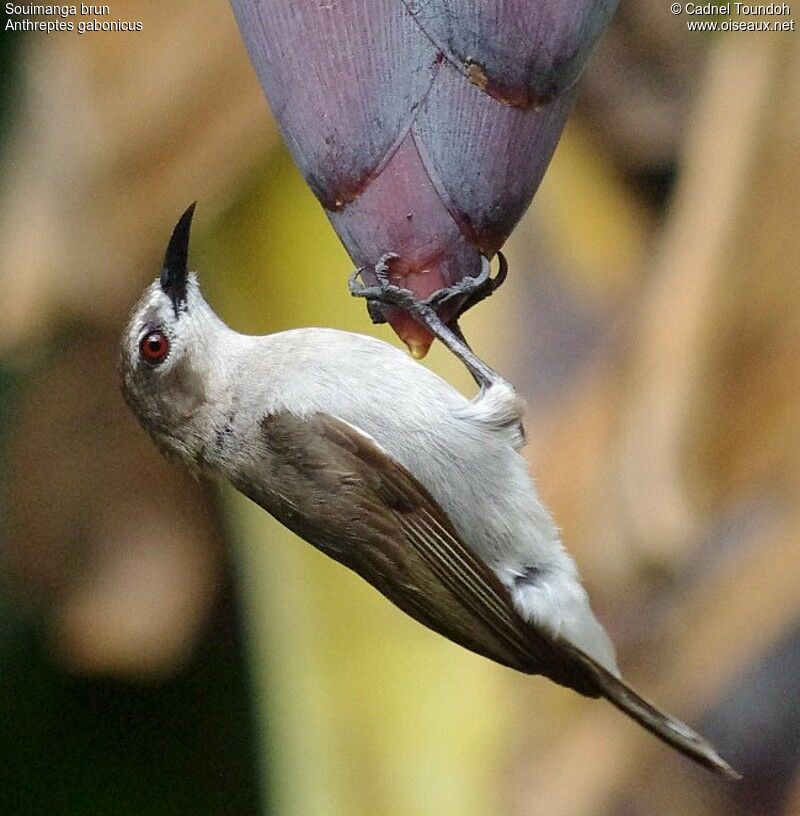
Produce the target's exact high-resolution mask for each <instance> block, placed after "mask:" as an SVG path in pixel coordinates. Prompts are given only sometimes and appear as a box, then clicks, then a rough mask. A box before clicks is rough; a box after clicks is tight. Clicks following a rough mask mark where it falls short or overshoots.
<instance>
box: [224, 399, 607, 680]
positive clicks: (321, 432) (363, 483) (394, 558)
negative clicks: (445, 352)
mask: <svg viewBox="0 0 800 816" xmlns="http://www.w3.org/2000/svg"><path fill="white" fill-rule="evenodd" d="M260 442H261V444H263V449H260V450H257V451H253V455H252V457H250V462H251V464H250V465H249V466H247V468H246V469H244V470H242V471H241V472H240V473H239V474H237V476H236V478H234V479H233V482H234V484H235V485H236V487H238V488H239V489H240V490H241V491H242V492H243V493H245V494H246V495H247V496H249V497H250V498H251V499H253V500H254V501H255V502H256V503H257V504H259V505H261V506H262V507H263V508H264V509H265V510H267V511H268V512H269V513H271V514H272V515H274V516H275V517H276V518H277V519H278V520H279V521H281V522H282V523H283V524H285V525H286V526H287V527H289V528H290V529H291V530H293V531H294V532H295V533H297V534H298V535H300V536H301V537H302V538H304V539H306V540H307V541H309V542H310V543H311V544H313V545H314V546H316V547H317V548H319V549H320V550H322V551H323V552H325V553H326V554H328V555H330V556H331V557H332V558H335V559H336V560H337V561H339V562H341V563H342V564H345V565H346V566H348V567H350V568H351V569H352V570H354V571H355V572H357V573H358V574H359V575H361V576H362V577H363V578H365V579H366V580H367V581H368V582H369V583H371V584H372V585H373V586H375V587H376V588H377V589H378V590H379V591H380V592H381V593H383V594H384V595H385V596H386V597H387V598H389V600H391V601H392V602H393V603H395V604H396V605H397V606H399V607H400V608H401V609H402V610H403V611H405V612H406V613H408V614H409V615H411V616H412V617H413V618H415V619H416V620H418V621H420V622H421V623H423V624H425V625H426V626H428V627H430V628H431V629H434V630H435V631H437V632H439V633H440V634H442V635H444V636H445V637H447V638H449V639H450V640H453V641H455V642H456V643H459V644H461V645H462V646H465V647H466V648H468V649H471V650H472V651H475V652H478V653H479V654H482V655H485V656H486V657H489V658H491V659H493V660H496V661H497V662H499V663H503V664H505V665H507V666H511V667H512V668H515V669H518V670H519V671H523V672H526V673H530V674H544V675H547V676H548V677H550V678H552V679H553V680H555V681H557V682H559V683H562V684H563V685H567V686H570V687H572V688H575V689H577V690H578V691H581V692H583V693H584V694H591V695H592V696H596V695H597V692H596V691H595V684H594V682H592V680H591V679H590V677H588V676H587V674H586V672H585V670H583V669H582V668H581V666H580V663H579V662H577V663H576V662H575V661H574V660H572V659H571V658H570V657H569V656H568V655H567V654H565V652H564V651H563V650H562V649H560V648H559V647H558V645H557V644H555V643H553V642H552V641H551V640H549V639H548V638H547V637H546V636H544V635H543V634H542V633H540V632H539V631H538V630H536V629H535V628H534V627H533V626H531V625H530V624H528V623H526V622H525V621H524V620H523V619H522V618H521V617H520V616H519V615H518V614H517V613H516V611H515V610H514V607H513V605H512V603H511V600H510V598H509V596H508V593H507V591H506V589H505V587H504V586H503V585H502V583H501V582H500V581H499V579H498V578H497V576H496V575H495V574H494V573H493V572H492V571H491V569H489V567H488V566H487V565H486V564H485V563H484V562H483V561H482V560H481V559H480V558H478V557H477V556H476V555H475V554H474V553H473V552H472V550H471V549H470V548H469V547H468V546H467V545H466V544H464V542H463V541H462V540H461V539H460V538H459V536H458V534H457V533H456V531H455V529H454V528H453V525H452V524H451V522H450V520H449V519H448V517H447V516H446V514H445V513H444V511H443V510H442V509H441V508H440V507H439V505H438V504H437V503H436V502H435V501H434V499H433V498H432V497H431V495H430V494H429V493H428V491H427V490H426V489H425V488H424V487H423V486H422V485H421V484H420V483H419V482H418V481H417V480H416V478H414V476H412V475H411V474H410V473H409V472H408V471H407V470H406V469H405V468H404V467H402V466H401V465H399V464H398V463H397V462H395V461H394V460H393V459H391V458H390V457H389V456H387V454H386V453H384V452H383V451H382V450H381V449H380V448H379V447H378V446H377V445H376V444H375V443H374V442H372V441H371V440H370V439H369V437H367V436H365V435H364V434H362V433H360V432H359V431H358V430H357V429H355V428H353V427H352V426H351V425H349V424H347V423H346V422H343V421H341V420H339V419H336V418H335V417H332V416H328V415H326V414H314V415H312V416H310V417H304V418H300V417H298V416H296V415H294V414H291V413H288V412H283V413H278V414H271V415H269V416H266V417H264V419H263V420H262V422H261V438H260Z"/></svg>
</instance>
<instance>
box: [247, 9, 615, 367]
mask: <svg viewBox="0 0 800 816" xmlns="http://www.w3.org/2000/svg"><path fill="white" fill-rule="evenodd" d="M231 5H232V6H233V10H234V13H235V15H236V18H237V20H238V22H239V27H240V29H241V31H242V35H243V38H244V41H245V44H246V45H247V48H248V51H249V52H250V57H251V59H252V61H253V64H254V65H255V68H256V71H257V72H258V76H259V78H260V79H261V83H262V85H263V87H264V91H265V93H266V95H267V98H268V99H269V102H270V105H271V107H272V111H273V113H274V115H275V118H276V119H277V120H278V123H279V125H280V127H281V130H282V131H283V135H284V138H285V139H286V143H287V145H288V146H289V149H290V151H291V153H292V155H293V157H294V159H295V161H296V162H297V164H298V166H299V167H300V170H301V171H302V173H303V175H304V176H305V178H306V180H307V181H308V183H309V185H310V186H311V188H312V190H313V191H314V193H315V194H316V196H317V198H318V199H319V200H320V202H321V203H322V205H323V207H324V208H325V210H326V212H327V214H328V217H329V218H330V220H331V223H332V224H333V226H334V228H335V229H336V231H337V233H338V234H339V237H340V238H341V239H342V241H343V242H344V245H345V247H346V248H347V250H348V252H349V253H350V255H351V257H352V258H353V261H354V262H355V264H356V265H358V266H364V267H366V268H367V269H371V268H372V266H374V264H375V263H376V262H377V261H378V260H379V259H380V257H381V256H382V255H384V254H385V253H387V252H394V253H396V254H397V255H398V256H399V259H398V260H397V261H395V262H393V264H392V268H391V273H390V274H391V277H392V279H393V280H395V281H397V282H398V283H400V284H401V285H403V286H406V287H407V288H409V289H411V290H412V291H413V292H414V293H415V294H416V295H417V296H418V297H425V296H427V295H428V294H430V293H431V292H433V291H435V290H436V289H438V288H440V287H442V286H448V285H450V284H452V283H454V282H456V281H458V280H460V279H461V278H463V277H464V276H467V275H471V276H474V275H477V274H478V272H479V271H480V266H481V255H485V256H487V257H491V256H492V255H494V253H495V252H496V251H497V250H498V249H499V248H500V247H501V246H502V244H503V242H504V241H505V239H506V238H507V237H508V235H509V233H510V232H511V230H512V229H513V228H514V226H515V225H516V223H517V222H518V221H519V219H520V217H521V216H522V214H523V213H524V212H525V210H526V209H527V207H528V205H529V204H530V201H531V198H532V197H533V194H534V193H535V191H536V189H537V187H538V186H539V182H540V181H541V178H542V176H543V174H544V171H545V169H546V168H547V165H548V163H549V161H550V158H551V156H552V154H553V150H554V149H555V146H556V143H557V142H558V139H559V136H560V135H561V131H562V130H563V127H564V122H565V120H566V117H567V115H568V113H569V109H570V106H571V102H572V97H573V93H572V89H573V87H574V85H575V82H576V81H577V79H578V77H579V76H580V73H581V71H582V70H583V66H584V64H585V62H586V59H587V57H588V55H589V53H590V51H591V48H592V46H593V45H594V43H595V41H596V39H597V37H598V36H599V34H600V33H601V31H602V29H603V28H604V26H605V24H606V23H607V21H608V18H609V17H610V15H611V13H612V12H613V10H614V7H615V6H616V0H559V1H558V2H554V0H360V1H359V0H317V1H316V2H309V0H303V1H302V2H299V1H298V0H231ZM367 277H368V276H367ZM457 307H458V304H457V303H454V304H451V305H450V307H449V309H450V312H449V313H444V314H443V317H445V319H447V318H449V317H451V316H452V314H453V310H455V309H456V308H457ZM386 316H387V318H388V319H389V321H390V322H391V323H392V325H393V327H394V328H395V330H396V331H397V333H398V334H399V335H400V336H401V337H402V338H403V339H404V340H405V341H406V343H408V345H409V347H410V348H411V349H412V351H413V352H414V353H415V354H416V355H417V356H422V355H423V354H424V353H425V352H426V351H427V349H428V347H429V345H430V342H431V338H430V336H429V335H428V333H427V331H425V330H423V329H422V328H421V327H419V326H418V325H417V324H416V323H415V322H414V321H413V320H411V319H409V318H407V317H405V316H404V315H401V314H399V313H396V312H394V311H392V310H389V311H388V312H387V315H386Z"/></svg>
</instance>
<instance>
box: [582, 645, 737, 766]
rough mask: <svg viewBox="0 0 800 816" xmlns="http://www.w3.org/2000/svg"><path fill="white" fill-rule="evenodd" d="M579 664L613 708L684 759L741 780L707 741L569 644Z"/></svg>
mask: <svg viewBox="0 0 800 816" xmlns="http://www.w3.org/2000/svg"><path fill="white" fill-rule="evenodd" d="M568 649H569V651H571V652H572V653H573V656H574V658H575V660H576V661H577V662H579V663H580V664H581V665H582V666H583V668H584V670H585V671H586V672H587V673H588V674H589V675H590V676H591V677H592V679H593V680H594V682H595V684H596V687H597V691H598V692H599V694H600V695H601V696H602V697H605V698H606V699H607V700H608V701H609V702H610V703H611V704H612V705H614V706H616V707H617V708H618V709H619V710H620V711H622V712H623V713H624V714H627V715H628V716H629V717H630V718H631V719H632V720H635V721H636V722H637V723H639V725H641V726H642V727H643V728H646V729H647V730H648V731H649V732H650V733H651V734H655V735H656V736H657V737H658V738H659V739H661V740H663V741H664V742H666V743H667V744H668V745H671V746H672V747H673V748H675V749H677V750H678V751H680V752H681V753H682V754H683V755H684V756H687V757H689V759H692V760H694V761H695V762H697V763H699V764H700V765H703V766H704V767H706V768H708V769H709V770H711V771H713V772H714V773H716V774H718V775H719V776H722V777H724V778H726V779H741V778H742V777H741V774H740V773H738V771H736V770H735V769H734V768H732V767H731V766H730V765H729V764H728V763H727V762H725V760H724V759H722V757H721V756H720V755H719V754H718V753H717V751H716V749H715V748H714V746H713V745H712V744H711V743H710V742H708V740H706V739H704V738H703V737H701V736H700V735H699V734H698V733H697V732H696V731H694V730H692V729H691V728H689V726H688V725H686V723H683V722H681V721H680V720H678V719H675V718H674V717H670V716H669V714H665V713H664V712H663V711H659V710H658V709H657V708H656V707H655V706H654V705H653V704H652V703H650V702H648V701H647V700H645V699H644V698H643V697H640V696H639V695H638V694H637V693H636V692H635V691H634V690H633V689H632V688H631V687H630V686H629V685H627V683H625V682H624V681H622V680H621V679H619V678H618V677H615V676H614V675H613V674H611V672H609V671H607V670H606V669H604V668H603V667H602V666H601V665H600V664H599V663H596V662H595V661H594V660H592V658H590V657H589V656H588V655H586V654H584V653H583V652H582V651H581V650H580V649H577V648H575V647H574V646H571V645H568Z"/></svg>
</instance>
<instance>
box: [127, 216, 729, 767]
mask: <svg viewBox="0 0 800 816" xmlns="http://www.w3.org/2000/svg"><path fill="white" fill-rule="evenodd" d="M193 212H194V205H192V206H190V207H189V209H187V210H186V212H185V213H184V214H183V215H182V216H181V218H180V220H179V221H178V223H177V224H176V226H175V228H174V230H173V232H172V235H171V237H170V239H169V243H168V246H167V250H166V253H165V257H164V263H163V268H162V271H161V274H160V276H159V277H158V278H157V279H156V280H155V281H153V283H152V284H151V285H150V286H149V287H148V288H147V289H146V290H145V292H144V294H143V295H142V296H141V298H140V300H139V301H138V303H137V304H136V305H135V306H134V308H133V310H132V312H131V316H130V319H129V322H128V325H127V327H126V329H125V331H124V333H123V337H122V342H121V350H120V358H119V372H120V377H121V385H122V391H123V395H124V397H125V399H126V401H127V403H128V405H129V406H130V408H131V410H132V411H133V413H134V414H135V415H136V417H137V418H138V420H139V422H140V423H141V425H142V426H143V427H144V428H145V429H146V430H147V431H148V432H149V433H150V435H151V436H152V438H153V440H154V441H155V443H156V445H157V446H158V447H159V448H160V449H161V450H162V451H163V452H164V453H165V454H167V455H168V456H170V457H172V458H175V459H177V460H178V461H180V462H182V463H183V464H184V465H186V466H187V467H189V468H190V469H191V470H192V471H193V472H194V473H196V474H199V475H202V476H206V477H211V478H224V479H227V480H228V481H229V482H231V483H232V484H233V486H234V487H235V488H237V489H238V490H239V491H240V492H241V493H243V494H244V495H245V496H247V497H248V498H249V499H251V500H252V501H254V502H255V503H256V504H258V505H260V506H261V507H262V508H263V509H264V510H266V511H267V512H268V513H270V514H271V515H272V516H274V517H275V518H276V519H277V520H278V521H280V522H282V523H283V524H284V525H285V526H286V527H288V528H289V529H290V530H292V531H293V532H295V533H296V534H297V535H299V536H300V537H301V538H303V539H305V540H306V541H307V542H309V543H310V544H312V545H313V546H315V547H316V548H317V549H319V550H321V551H322V552H323V553H325V554H326V555H328V556H330V557H331V558H333V559H334V560H336V561H338V562H339V563H341V564H343V565H344V566H346V567H348V568H349V569H351V570H353V571H354V572H356V573H357V574H358V575H360V576H361V577H362V578H364V579H365V580H366V581H367V582H369V583H370V584H371V585H372V586H373V587H375V588H376V589H377V590H378V591H379V592H380V593H382V594H383V595H384V596H385V597H386V598H387V599H388V600H390V601H391V602H392V603H394V604H395V605H396V606H397V607H399V608H400V609H401V610H403V611H404V612H406V613H407V614H408V615H410V616H411V617H412V618H414V619H416V620H417V621H419V622H420V623H422V624H423V625H425V626H427V627H429V628H430V629H432V630H434V631H435V632H438V633H439V634H441V635H443V636H445V637H446V638H449V639H450V640H451V641H454V642H455V643H457V644H459V645H461V646H463V647H465V648H467V649H469V650H471V651H473V652H476V653H478V654H480V655H483V656H484V657H487V658H489V659H491V660H494V661H495V662H497V663H500V664H502V665H504V666H507V667H510V668H512V669H515V670H517V671H520V672H524V673H526V674H538V675H543V676H545V677H548V678H550V679H551V680H553V681H555V682H556V683H559V684H561V685H563V686H566V687H568V688H571V689H573V690H575V691H577V692H578V693H580V694H583V695H585V696H588V697H603V698H605V699H607V700H608V701H610V702H611V703H612V704H613V705H614V706H616V707H617V708H618V709H620V710H621V711H622V712H624V713H625V714H627V715H628V716H629V717H631V718H632V719H633V720H635V721H636V722H638V723H639V724H640V725H641V726H643V727H644V728H646V729H647V730H649V731H651V732H652V733H653V734H655V735H656V736H657V737H659V738H660V739H662V740H663V741H664V742H666V743H668V744H669V745H671V746H673V747H674V748H676V749H677V750H678V751H680V752H681V753H683V754H684V755H686V756H688V757H689V758H691V759H693V760H694V761H696V762H698V763H699V764H701V765H703V766H705V767H706V768H708V769H710V770H712V771H714V772H716V773H717V774H719V775H721V776H724V777H727V778H730V779H735V778H738V774H737V772H736V771H735V770H734V769H733V768H732V767H731V766H730V765H729V764H728V763H727V762H726V761H725V760H724V759H722V757H720V755H719V754H718V752H717V751H716V749H715V748H714V747H713V746H712V745H711V744H710V743H709V742H708V741H706V740H705V739H704V738H703V737H701V736H700V735H699V734H697V733H696V732H695V731H693V730H692V729H691V728H690V727H689V726H688V725H686V724H685V723H683V722H681V721H679V720H677V719H675V718H673V717H671V716H669V715H668V714H665V713H663V712H661V711H660V710H659V709H658V708H657V707H656V706H654V705H653V704H651V703H649V702H648V701H647V700H645V699H644V698H643V697H641V696H640V695H639V694H637V693H636V692H635V691H634V690H633V689H632V688H631V687H630V686H629V685H628V684H627V683H626V682H625V681H624V680H623V679H622V676H621V674H620V670H619V667H618V665H617V658H616V654H615V650H614V646H613V644H612V642H611V640H610V638H609V636H608V635H607V633H606V631H605V629H604V628H603V626H602V625H601V624H600V622H599V621H598V620H597V618H596V617H595V615H594V613H593V612H592V609H591V606H590V604H589V599H588V595H587V592H586V590H585V588H584V586H583V584H582V583H581V580H580V577H579V575H578V571H577V568H576V566H575V563H574V561H573V559H572V558H571V557H570V555H569V554H568V553H567V551H566V549H565V548H564V546H563V544H562V542H561V539H560V535H559V532H558V529H557V527H556V525H555V523H554V521H553V519H552V517H551V515H550V513H549V512H548V510H547V508H546V507H545V506H544V505H543V503H542V501H541V499H540V498H539V496H538V495H537V492H536V489H535V486H534V483H533V480H532V478H531V475H530V473H529V471H528V467H527V464H526V462H525V460H524V459H523V457H522V455H521V454H520V448H521V447H522V445H523V443H524V434H523V431H522V414H523V410H524V405H523V402H522V400H521V399H520V398H519V396H518V395H517V393H516V391H515V390H514V388H513V386H512V385H510V384H509V383H507V382H506V381H505V380H503V379H502V378H501V377H499V376H498V375H497V374H496V373H495V372H493V371H491V370H488V371H486V370H483V369H480V368H479V370H478V371H477V374H478V375H479V377H481V378H483V379H484V382H483V384H482V387H481V390H480V392H479V393H478V395H477V396H476V397H474V398H472V399H469V398H467V397H466V396H464V395H463V394H462V393H461V392H459V391H458V390H457V389H455V388H454V387H453V386H451V385H450V384H449V383H448V382H446V381H445V380H444V379H442V378H441V377H439V376H438V375H437V374H435V373H434V372H432V371H431V370H430V369H428V368H426V367H425V366H424V365H422V364H421V363H419V362H417V361H416V360H414V359H412V357H411V356H409V355H408V354H407V353H406V352H404V351H402V350H400V349H399V348H395V347H394V346H391V345H390V344H388V343H385V342H383V341H381V340H379V339H377V338H373V337H369V336H366V335H361V334H355V333H351V332H345V331H339V330H334V329H330V328H298V329H291V330H288V331H282V332H278V333H274V334H270V335H266V336H260V337H256V336H249V335H244V334H240V333H238V332H236V331H234V330H232V329H231V328H229V327H228V326H227V325H226V324H225V323H224V322H223V321H222V320H221V319H220V318H219V317H218V316H217V315H216V313H215V312H214V311H213V310H212V308H211V306H210V305H209V304H208V302H207V301H206V300H205V298H204V297H203V295H202V293H201V291H200V286H199V283H198V279H197V275H196V274H195V273H194V272H190V271H189V270H188V264H187V261H188V250H189V238H190V229H191V221H192V216H193ZM468 362H469V361H468ZM473 373H475V372H473Z"/></svg>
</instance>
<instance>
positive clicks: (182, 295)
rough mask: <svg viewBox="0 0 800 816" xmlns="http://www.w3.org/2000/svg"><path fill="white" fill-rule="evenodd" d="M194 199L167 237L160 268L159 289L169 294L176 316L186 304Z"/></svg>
mask: <svg viewBox="0 0 800 816" xmlns="http://www.w3.org/2000/svg"><path fill="white" fill-rule="evenodd" d="M196 204H197V202H196V201H194V202H192V203H191V204H190V205H189V206H188V207H187V208H186V212H185V213H184V214H183V215H182V216H181V217H180V219H179V220H178V223H177V224H176V225H175V229H173V230H172V237H171V238H170V239H169V244H168V245H167V251H166V253H165V255H164V266H163V268H162V270H161V289H162V290H163V291H164V294H165V295H167V296H169V299H170V300H171V301H172V306H173V308H174V309H175V316H176V317H177V316H178V312H179V311H180V309H182V308H184V307H185V306H186V280H187V277H188V275H189V270H188V267H187V261H188V257H189V233H190V232H191V229H192V216H193V215H194V208H195V205H196Z"/></svg>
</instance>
